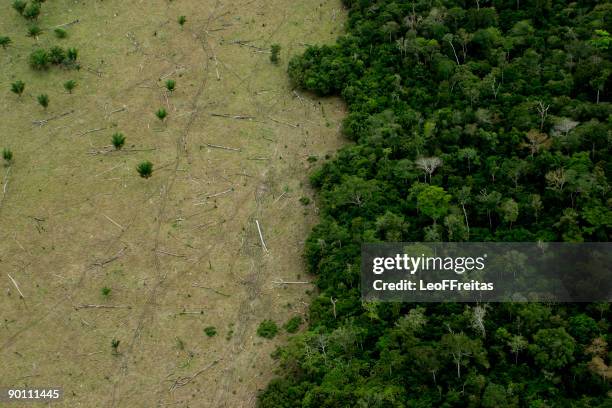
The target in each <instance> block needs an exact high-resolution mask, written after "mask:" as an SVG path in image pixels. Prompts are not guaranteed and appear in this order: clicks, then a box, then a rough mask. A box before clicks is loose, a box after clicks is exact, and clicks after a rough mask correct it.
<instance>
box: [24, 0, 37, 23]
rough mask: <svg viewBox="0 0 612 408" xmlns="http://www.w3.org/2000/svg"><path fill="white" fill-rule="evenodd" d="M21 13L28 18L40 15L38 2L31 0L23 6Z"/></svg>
mask: <svg viewBox="0 0 612 408" xmlns="http://www.w3.org/2000/svg"><path fill="white" fill-rule="evenodd" d="M21 15H22V16H24V17H25V18H27V19H28V20H36V19H37V18H38V16H39V15H40V3H39V2H37V1H33V2H31V3H30V4H28V5H27V6H26V7H25V9H24V10H23V13H21Z"/></svg>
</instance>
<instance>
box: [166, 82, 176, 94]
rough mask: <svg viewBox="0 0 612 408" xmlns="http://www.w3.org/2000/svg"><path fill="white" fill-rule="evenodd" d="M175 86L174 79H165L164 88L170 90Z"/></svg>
mask: <svg viewBox="0 0 612 408" xmlns="http://www.w3.org/2000/svg"><path fill="white" fill-rule="evenodd" d="M175 88H176V81H175V80H174V79H169V80H167V81H166V89H167V90H168V91H170V92H172V91H174V89H175Z"/></svg>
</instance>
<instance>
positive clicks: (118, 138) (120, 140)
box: [111, 132, 125, 150]
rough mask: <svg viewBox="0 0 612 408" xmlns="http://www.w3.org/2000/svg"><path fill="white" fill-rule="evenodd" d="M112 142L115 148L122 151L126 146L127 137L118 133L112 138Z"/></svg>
mask: <svg viewBox="0 0 612 408" xmlns="http://www.w3.org/2000/svg"><path fill="white" fill-rule="evenodd" d="M111 142H112V144H113V146H115V149H117V150H121V148H122V147H123V145H124V144H125V136H124V135H123V133H120V132H117V133H115V134H114V135H113V137H112V138H111Z"/></svg>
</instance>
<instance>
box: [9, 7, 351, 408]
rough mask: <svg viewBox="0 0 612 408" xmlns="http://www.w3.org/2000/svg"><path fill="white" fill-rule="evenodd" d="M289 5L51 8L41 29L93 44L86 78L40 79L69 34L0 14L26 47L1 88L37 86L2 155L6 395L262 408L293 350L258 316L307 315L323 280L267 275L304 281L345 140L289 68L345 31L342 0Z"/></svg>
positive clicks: (331, 109)
mask: <svg viewBox="0 0 612 408" xmlns="http://www.w3.org/2000/svg"><path fill="white" fill-rule="evenodd" d="M294 3H295V2H283V1H262V0H259V1H248V0H243V1H222V0H216V1H215V0H210V1H195V0H191V1H188V0H182V1H172V2H166V1H158V0H154V1H152V2H147V3H146V5H145V3H135V4H130V5H128V6H125V3H124V2H120V1H118V0H111V1H109V0H105V1H95V2H92V3H88V4H87V5H84V4H75V3H73V2H71V1H56V2H47V3H46V4H45V5H44V8H43V15H42V17H41V19H40V22H39V23H40V25H41V26H42V27H45V28H47V27H53V26H55V25H59V24H63V23H65V22H67V21H73V20H75V19H77V18H78V19H79V22H78V23H76V24H74V25H71V26H70V28H69V37H68V39H66V40H61V42H60V44H61V45H63V46H76V47H77V48H78V49H79V51H80V58H81V61H82V64H83V69H81V71H79V72H74V71H58V70H51V71H49V72H45V73H33V72H32V71H31V70H30V69H29V68H28V67H27V63H26V57H27V54H28V53H29V52H30V50H31V49H33V48H34V47H36V46H37V45H38V46H43V47H49V46H51V45H54V44H56V43H58V41H60V40H56V39H54V38H53V36H52V35H51V33H48V35H43V36H41V38H39V40H38V43H37V42H36V41H35V40H33V39H30V38H27V37H22V36H21V35H19V33H21V32H23V30H24V29H25V28H24V27H25V23H24V22H23V20H21V19H20V18H19V17H18V16H17V15H15V14H14V13H13V12H12V11H11V13H2V14H1V15H2V17H0V32H2V33H8V34H9V35H11V36H12V37H13V42H14V44H13V46H12V47H10V49H9V50H7V51H6V52H4V53H0V62H1V66H2V67H3V68H2V70H1V72H0V89H8V86H9V84H10V83H11V82H13V81H14V80H15V79H23V80H24V81H25V82H26V84H27V88H26V93H25V94H24V96H23V97H22V98H17V97H16V96H14V95H8V93H7V97H6V98H4V97H3V98H2V99H0V106H1V107H2V108H4V109H3V111H4V112H8V116H9V118H8V120H6V121H5V123H3V124H2V125H0V126H1V128H0V147H3V146H10V147H11V148H12V150H13V152H14V153H15V163H14V164H13V165H12V166H11V167H10V170H9V169H8V168H1V169H0V180H2V181H3V183H4V180H7V179H8V183H7V185H6V188H5V189H4V188H3V190H4V192H3V196H2V197H3V198H2V207H1V208H0V272H2V273H1V274H0V275H1V276H0V282H2V286H1V287H0V288H1V289H2V292H1V293H0V311H1V317H2V321H1V326H0V358H2V361H3V363H2V365H1V366H0V378H3V379H4V380H5V381H4V382H6V383H7V384H1V385H11V386H13V385H14V386H20V387H25V386H61V387H63V388H64V390H65V399H64V401H63V402H62V403H59V404H57V405H55V406H65V407H98V406H107V407H153V406H158V407H165V406H176V407H187V406H189V407H232V408H233V407H250V406H254V403H255V397H256V393H257V390H258V389H261V388H263V387H264V386H265V384H266V383H267V381H269V379H270V377H271V373H272V371H273V367H274V361H273V360H272V359H271V357H270V353H271V352H272V351H273V350H274V348H275V347H276V345H277V344H280V343H282V342H283V341H284V339H285V335H284V334H282V335H281V336H279V337H277V338H276V339H275V340H273V341H269V340H264V339H261V338H259V337H257V336H256V335H255V331H256V328H257V325H258V324H259V323H260V322H261V321H262V320H264V319H267V318H271V319H273V320H275V321H277V322H278V323H279V324H283V323H284V322H286V321H287V320H288V319H289V318H291V317H292V316H295V315H299V314H303V313H304V312H305V310H306V307H307V302H308V300H309V296H308V295H307V293H306V291H307V290H308V289H311V288H312V287H311V286H310V285H285V286H279V285H275V284H274V283H273V281H274V280H278V279H285V280H300V281H307V280H309V279H310V278H309V277H308V276H305V273H304V268H303V264H302V260H301V252H302V248H303V240H304V238H305V236H306V234H307V231H308V229H309V228H310V226H311V225H312V224H313V223H314V222H315V221H316V208H315V206H314V205H313V204H309V205H307V206H304V205H302V204H301V203H300V201H299V199H300V198H301V197H309V196H310V197H311V195H312V194H311V192H310V191H308V189H307V175H308V173H309V170H310V169H311V168H312V167H313V166H317V165H319V164H320V162H321V161H322V160H324V156H325V154H327V153H332V152H333V151H335V150H336V149H337V147H338V146H339V145H340V143H342V141H341V138H340V136H339V134H338V127H339V121H340V119H341V118H342V116H343V114H344V112H343V109H344V108H343V106H342V105H341V103H340V102H339V101H338V100H335V99H330V100H318V99H315V98H312V97H310V96H308V95H303V94H300V93H294V92H293V90H292V89H291V88H290V85H289V84H288V83H287V79H286V74H285V70H286V63H287V61H288V59H289V57H290V55H292V54H295V53H298V52H300V51H302V50H303V49H304V45H305V44H306V43H315V42H317V43H320V42H325V41H327V42H331V41H332V40H333V39H334V38H335V37H336V36H337V35H338V34H339V33H340V32H341V30H342V28H341V23H340V20H341V19H343V18H344V16H343V11H342V10H341V8H340V2H339V1H316V2H315V1H302V2H299V4H294ZM179 15H185V16H186V17H187V24H186V25H185V27H184V28H181V27H180V26H179V25H178V23H177V18H178V16H179ZM13 33H14V34H13ZM272 43H279V44H281V46H282V53H281V64H280V65H279V66H276V65H274V64H272V63H270V61H269V48H270V45H271V44H272ZM168 78H172V79H175V80H176V81H177V89H176V91H174V92H173V93H172V94H169V93H167V92H166V91H165V90H164V89H163V82H164V81H165V79H168ZM67 79H75V80H76V81H77V83H78V87H77V89H76V91H75V92H74V94H73V95H68V94H67V93H65V92H63V89H62V87H61V84H62V83H63V82H64V81H66V80H67ZM2 92H4V91H2ZM43 92H44V93H48V94H49V96H50V99H51V103H50V106H49V108H48V110H47V111H44V110H43V109H42V108H41V107H39V106H37V105H36V103H35V98H36V95H37V94H39V93H43ZM160 107H164V108H165V109H166V110H167V111H168V113H169V115H168V119H167V120H166V121H165V122H164V123H161V122H160V121H158V120H157V119H156V118H155V116H154V112H155V111H156V110H157V109H158V108H160ZM40 119H50V120H48V121H47V122H43V123H42V126H41V123H36V124H34V123H33V121H35V120H40ZM116 131H121V132H123V133H124V134H125V135H126V137H127V142H126V146H125V147H124V151H123V152H119V153H116V152H109V149H108V145H109V144H110V143H109V142H110V135H111V134H112V133H114V132H116ZM314 158H317V161H314ZM142 160H151V161H152V162H153V163H154V165H155V170H154V175H153V177H152V178H151V179H148V180H144V179H141V178H140V177H138V176H137V174H136V172H135V170H134V169H135V167H136V165H137V164H138V163H139V162H140V161H142ZM9 171H10V172H9ZM256 222H259V224H260V226H261V228H262V236H263V238H264V240H265V244H266V247H267V250H266V249H265V248H263V246H262V243H261V238H260V236H259V231H258V230H257V227H256ZM9 274H10V275H11V277H12V278H14V279H15V281H16V282H18V284H19V287H20V289H21V291H22V292H23V294H24V296H25V298H24V299H21V298H20V296H19V293H18V292H17V290H16V288H15V286H14V284H13V282H12V281H11V280H10V279H9V278H8V275H9ZM104 287H108V288H110V289H111V291H110V294H109V295H107V296H104V295H102V288H104ZM92 305H93V306H95V307H93V306H92ZM206 327H214V328H215V330H216V335H215V336H213V337H208V336H207V335H206V334H205V333H204V328H206ZM113 339H117V340H119V341H120V344H119V347H118V351H119V354H118V355H113V354H112V353H111V346H110V344H111V340H113Z"/></svg>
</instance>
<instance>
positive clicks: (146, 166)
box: [136, 160, 153, 178]
mask: <svg viewBox="0 0 612 408" xmlns="http://www.w3.org/2000/svg"><path fill="white" fill-rule="evenodd" d="M136 171H138V174H140V177H142V178H149V177H151V175H152V174H153V163H151V162H150V161H148V160H147V161H143V162H141V163H140V164H139V165H138V167H136Z"/></svg>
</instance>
